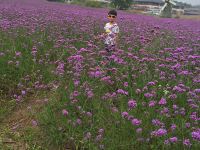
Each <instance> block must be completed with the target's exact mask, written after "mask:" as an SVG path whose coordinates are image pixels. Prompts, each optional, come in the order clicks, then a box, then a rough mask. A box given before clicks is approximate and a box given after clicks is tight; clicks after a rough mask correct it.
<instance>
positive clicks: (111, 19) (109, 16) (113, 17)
mask: <svg viewBox="0 0 200 150" xmlns="http://www.w3.org/2000/svg"><path fill="white" fill-rule="evenodd" d="M116 19H117V16H115V15H111V14H108V20H109V21H110V22H115V21H116Z"/></svg>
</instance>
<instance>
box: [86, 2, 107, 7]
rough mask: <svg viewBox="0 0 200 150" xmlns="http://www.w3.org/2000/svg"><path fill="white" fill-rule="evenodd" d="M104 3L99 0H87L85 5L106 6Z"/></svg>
mask: <svg viewBox="0 0 200 150" xmlns="http://www.w3.org/2000/svg"><path fill="white" fill-rule="evenodd" d="M104 5H105V4H104V3H102V2H97V1H86V2H85V6H88V7H95V8H100V7H104Z"/></svg>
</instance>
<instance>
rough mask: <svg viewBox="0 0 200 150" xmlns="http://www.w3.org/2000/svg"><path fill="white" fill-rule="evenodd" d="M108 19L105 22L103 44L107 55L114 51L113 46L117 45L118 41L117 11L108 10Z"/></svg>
mask: <svg viewBox="0 0 200 150" xmlns="http://www.w3.org/2000/svg"><path fill="white" fill-rule="evenodd" d="M107 17H108V20H109V22H108V23H106V25H105V27H104V30H105V33H104V34H103V35H104V36H103V37H104V38H105V39H104V44H105V50H106V51H107V53H108V55H111V53H112V51H114V49H115V47H116V46H117V41H118V33H119V27H118V25H117V23H116V19H117V12H116V11H115V10H111V11H109V12H108V16H107Z"/></svg>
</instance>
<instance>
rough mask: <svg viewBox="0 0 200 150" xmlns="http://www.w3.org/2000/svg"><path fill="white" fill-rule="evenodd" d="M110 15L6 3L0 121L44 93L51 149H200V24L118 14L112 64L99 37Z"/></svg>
mask: <svg viewBox="0 0 200 150" xmlns="http://www.w3.org/2000/svg"><path fill="white" fill-rule="evenodd" d="M107 12H108V10H107V9H97V8H95V9H94V8H86V7H80V6H76V5H67V4H63V3H53V2H46V1H45V0H34V1H32V0H0V100H1V103H0V104H1V105H0V106H1V110H0V118H3V117H4V118H5V117H8V116H9V115H7V114H8V113H9V111H11V108H10V105H12V107H14V106H15V105H21V104H22V103H24V101H26V100H27V99H28V98H29V99H30V98H31V97H33V96H34V95H36V94H38V93H41V92H43V93H44V92H45V93H46V101H45V102H46V105H45V106H44V107H43V109H42V110H41V111H40V112H37V119H36V121H35V125H36V126H38V127H39V128H40V130H41V133H42V134H43V135H44V137H45V138H44V139H42V140H45V143H46V145H45V146H46V147H47V146H49V147H51V146H52V145H53V146H54V147H56V149H66V148H71V149H88V150H96V149H105V150H133V149H137V150H143V149H144V150H146V149H153V150H161V149H177V150H182V149H192V150H197V149H199V148H200V124H199V123H200V109H199V106H200V105H199V104H200V21H195V20H183V19H179V20H178V19H161V18H156V17H151V16H143V15H137V14H132V13H128V12H124V11H118V19H117V23H118V26H119V28H120V35H119V43H118V47H117V48H116V49H115V51H113V53H112V55H111V56H109V61H108V60H107V59H104V57H105V56H106V51H105V49H104V44H103V39H99V40H96V39H95V38H94V37H95V36H98V35H100V34H101V33H102V32H104V30H103V27H104V25H105V23H107V21H108V20H107ZM49 93H51V96H50V94H49ZM52 93H53V94H52ZM13 100H14V103H13ZM45 146H44V149H45ZM47 149H50V148H47Z"/></svg>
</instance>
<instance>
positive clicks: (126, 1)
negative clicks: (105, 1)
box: [111, 0, 132, 10]
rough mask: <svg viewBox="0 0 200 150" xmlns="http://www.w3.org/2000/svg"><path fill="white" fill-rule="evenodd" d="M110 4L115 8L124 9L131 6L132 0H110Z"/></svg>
mask: <svg viewBox="0 0 200 150" xmlns="http://www.w3.org/2000/svg"><path fill="white" fill-rule="evenodd" d="M111 4H113V5H114V6H115V8H118V9H121V10H124V9H128V8H129V7H130V6H131V4H132V0H111Z"/></svg>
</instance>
